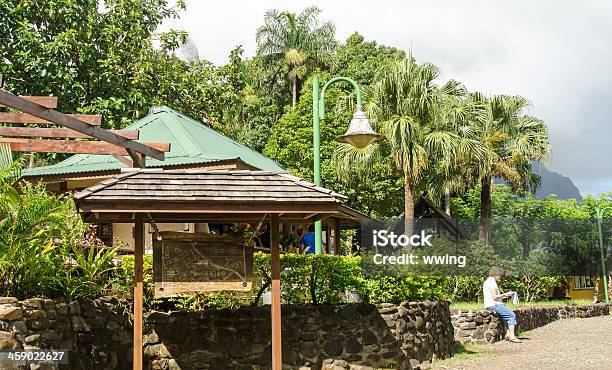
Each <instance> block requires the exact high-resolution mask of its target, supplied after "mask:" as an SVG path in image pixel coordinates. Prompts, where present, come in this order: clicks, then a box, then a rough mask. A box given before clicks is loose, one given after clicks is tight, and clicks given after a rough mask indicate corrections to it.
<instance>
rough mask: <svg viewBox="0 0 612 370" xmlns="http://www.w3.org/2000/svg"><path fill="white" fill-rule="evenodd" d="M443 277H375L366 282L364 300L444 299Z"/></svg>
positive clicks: (370, 301) (391, 301)
mask: <svg viewBox="0 0 612 370" xmlns="http://www.w3.org/2000/svg"><path fill="white" fill-rule="evenodd" d="M447 280H448V279H447V278H446V277H445V276H377V277H370V278H368V279H367V280H366V287H365V290H364V291H363V295H364V300H365V301H366V302H369V303H380V302H389V303H399V302H402V301H417V300H441V299H446V294H445V289H444V287H445V286H446V285H447V284H448V281H447Z"/></svg>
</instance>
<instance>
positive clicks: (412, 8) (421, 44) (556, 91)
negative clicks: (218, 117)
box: [164, 0, 612, 194]
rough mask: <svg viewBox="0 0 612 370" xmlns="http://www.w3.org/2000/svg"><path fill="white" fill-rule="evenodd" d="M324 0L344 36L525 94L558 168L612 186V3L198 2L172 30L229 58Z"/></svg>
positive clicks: (586, 189)
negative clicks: (267, 25) (289, 14)
mask: <svg viewBox="0 0 612 370" xmlns="http://www.w3.org/2000/svg"><path fill="white" fill-rule="evenodd" d="M309 5H317V6H318V7H319V8H321V9H322V11H323V13H322V17H323V19H325V20H331V21H333V22H334V23H335V25H336V29H337V33H336V35H337V38H338V39H339V40H341V41H344V40H346V38H347V37H348V36H349V35H350V34H351V33H353V32H354V31H359V32H360V33H361V34H362V35H363V36H364V37H365V38H366V39H367V40H376V41H377V42H379V43H382V44H386V45H390V46H395V47H397V48H400V49H403V50H408V49H410V48H412V50H413V54H414V55H415V57H416V58H417V59H418V60H419V61H424V60H428V61H431V62H433V63H434V64H436V65H438V66H439V67H440V68H441V69H442V72H443V76H442V79H443V80H445V79H448V78H454V79H458V80H460V81H462V82H463V83H465V85H466V86H467V88H468V89H470V90H479V91H481V92H484V93H488V94H492V93H495V94H499V93H507V94H520V95H523V96H525V97H527V98H529V99H530V101H531V102H532V108H531V112H530V114H532V115H534V116H537V117H539V118H541V119H543V120H545V121H546V122H547V124H548V126H549V130H550V137H551V142H552V149H553V153H552V156H551V158H550V160H549V163H548V167H549V168H550V169H552V170H554V171H557V172H560V173H562V174H563V175H565V176H569V177H571V178H572V180H573V181H574V183H575V184H576V185H577V186H578V187H579V188H580V191H581V192H582V193H583V194H586V193H598V192H601V191H606V190H612V120H611V119H610V118H609V117H610V114H609V113H608V111H609V109H610V107H611V106H612V2H608V1H581V2H576V1H553V0H538V1H529V0H526V1H523V0H521V1H517V0H513V1H505V2H498V1H475V0H459V1H458V0H448V1H413V0H409V1H407V0H404V1H395V0H393V1H392V0H384V1H371V0H370V1H363V0H352V1H346V0H329V1H315V0H310V1H301V0H300V1H290V2H289V1H278V0H266V1H264V0H257V1H244V0H242V1H238V0H222V1H196V0H187V11H186V12H183V13H182V15H181V18H180V19H179V20H175V21H172V22H168V24H165V25H164V28H168V27H173V28H180V29H185V30H187V31H188V32H189V33H190V35H191V37H192V39H193V41H194V42H195V44H196V46H197V48H198V51H199V54H200V58H202V59H208V60H210V61H212V62H214V63H217V64H222V63H225V62H226V61H227V55H228V54H229V51H230V50H231V49H233V48H234V47H235V46H236V45H239V44H241V45H242V46H243V47H244V49H245V50H246V53H247V55H249V56H250V55H252V54H253V53H254V51H255V30H256V29H257V27H258V26H259V25H261V23H262V20H263V15H264V12H265V11H266V10H267V9H270V8H276V9H288V10H290V11H293V12H299V11H300V10H301V9H303V8H305V7H307V6H309Z"/></svg>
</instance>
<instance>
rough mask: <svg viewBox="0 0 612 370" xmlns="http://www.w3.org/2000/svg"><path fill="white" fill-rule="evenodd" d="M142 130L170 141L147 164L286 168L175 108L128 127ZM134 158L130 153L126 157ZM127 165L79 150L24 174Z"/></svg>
mask: <svg viewBox="0 0 612 370" xmlns="http://www.w3.org/2000/svg"><path fill="white" fill-rule="evenodd" d="M125 129H126V130H139V131H140V138H139V140H138V141H143V142H164V143H170V152H168V153H166V155H165V160H164V161H158V160H155V159H149V158H148V159H147V163H146V164H147V167H157V168H172V167H174V168H176V167H177V166H188V165H197V164H204V163H206V164H210V163H215V162H222V161H229V160H239V161H242V162H244V163H246V164H247V165H249V166H251V167H253V168H256V169H260V170H269V171H279V172H283V171H285V170H284V169H283V168H282V167H281V166H280V165H279V164H278V163H276V162H275V161H274V160H272V159H270V158H267V157H266V156H264V155H262V154H260V153H258V152H256V151H255V150H252V149H250V148H248V147H246V146H244V145H242V144H240V143H237V142H235V141H234V140H232V139H230V138H228V137H227V136H224V135H222V134H220V133H219V132H217V131H215V130H213V129H212V128H210V127H208V126H206V125H204V124H203V123H201V122H197V121H195V120H193V119H191V118H189V117H187V116H185V115H183V114H181V113H179V112H177V111H175V110H173V109H171V108H168V107H165V106H162V107H156V109H155V110H153V112H152V113H151V114H149V115H147V116H146V117H144V118H142V119H141V120H138V121H136V122H134V123H133V124H131V125H129V126H127V127H125ZM125 158H126V159H128V160H129V159H130V158H129V157H127V156H126V157H125ZM126 167H127V166H126V165H125V164H123V163H122V162H120V161H119V160H117V159H115V158H113V157H112V156H110V155H94V154H76V155H73V156H71V157H69V158H68V159H66V160H64V161H62V162H60V163H57V164H54V165H50V166H42V167H35V168H31V169H28V170H26V171H24V174H23V175H24V177H42V176H50V175H64V174H78V173H95V172H108V171H115V172H119V171H120V170H121V169H122V168H126Z"/></svg>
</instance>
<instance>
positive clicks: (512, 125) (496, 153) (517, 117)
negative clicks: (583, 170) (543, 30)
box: [470, 93, 550, 244]
mask: <svg viewBox="0 0 612 370" xmlns="http://www.w3.org/2000/svg"><path fill="white" fill-rule="evenodd" d="M470 100H471V101H474V102H476V103H479V104H481V106H482V109H483V112H484V119H483V120H482V124H481V125H480V127H479V140H480V142H481V143H482V145H483V146H484V147H485V150H484V153H483V157H479V158H476V159H475V161H474V163H475V164H477V165H475V166H474V167H473V168H474V169H475V170H477V171H478V178H479V179H480V186H481V190H480V242H482V243H485V244H489V243H490V242H491V217H492V214H491V186H492V181H493V178H494V177H497V178H500V179H503V180H506V181H507V182H508V184H509V185H510V186H511V188H512V189H513V191H515V192H517V193H524V192H526V191H528V190H531V191H533V192H535V190H536V189H537V187H538V186H539V177H538V176H537V175H535V174H534V173H533V172H532V171H531V162H532V161H534V160H545V159H546V158H547V156H548V154H549V152H550V144H549V141H548V130H547V128H546V124H545V123H544V122H543V121H541V120H538V119H537V118H534V117H531V116H528V115H525V114H524V113H523V111H524V109H525V108H527V107H528V106H529V102H528V101H527V99H525V98H523V97H520V96H508V95H493V96H491V97H489V98H487V97H485V96H484V95H482V94H480V93H474V94H471V96H470Z"/></svg>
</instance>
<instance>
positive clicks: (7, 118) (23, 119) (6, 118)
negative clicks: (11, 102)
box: [0, 112, 102, 126]
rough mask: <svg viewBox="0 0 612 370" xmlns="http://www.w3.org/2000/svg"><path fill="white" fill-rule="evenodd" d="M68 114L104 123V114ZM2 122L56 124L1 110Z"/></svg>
mask: <svg viewBox="0 0 612 370" xmlns="http://www.w3.org/2000/svg"><path fill="white" fill-rule="evenodd" d="M66 116H68V117H72V118H75V119H78V120H80V121H83V122H86V123H88V124H90V125H93V126H100V125H101V124H102V116H100V115H98V114H66ZM0 123H15V124H21V125H24V124H28V123H32V124H41V125H53V124H54V123H53V122H49V121H47V120H46V119H42V118H40V117H36V116H33V115H31V114H27V113H20V112H0Z"/></svg>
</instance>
